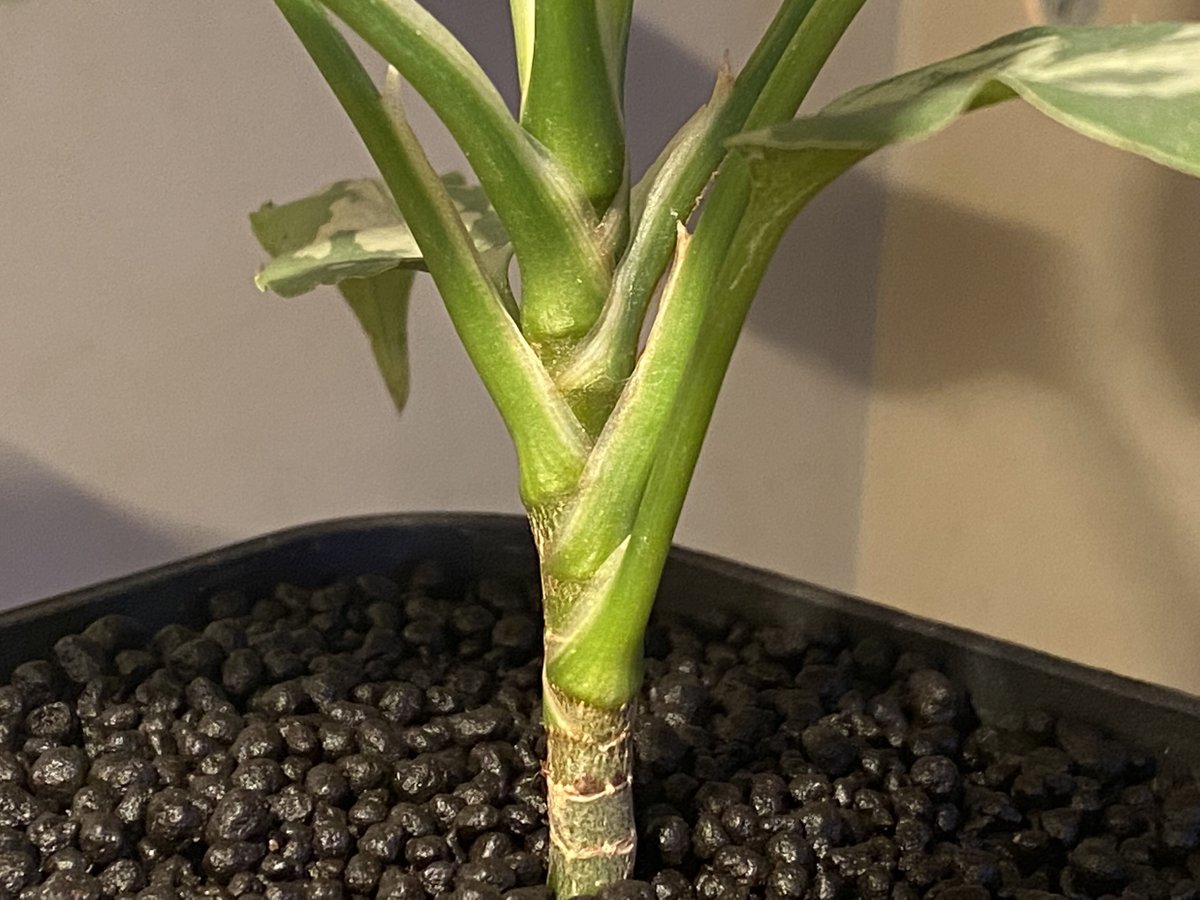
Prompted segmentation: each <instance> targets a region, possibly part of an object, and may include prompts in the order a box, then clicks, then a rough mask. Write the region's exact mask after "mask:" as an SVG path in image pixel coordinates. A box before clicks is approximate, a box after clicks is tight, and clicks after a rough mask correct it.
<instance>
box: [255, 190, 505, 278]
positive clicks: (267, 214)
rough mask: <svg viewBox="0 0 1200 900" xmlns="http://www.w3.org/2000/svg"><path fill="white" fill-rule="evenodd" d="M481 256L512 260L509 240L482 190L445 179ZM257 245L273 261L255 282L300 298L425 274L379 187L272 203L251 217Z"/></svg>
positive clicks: (398, 217) (418, 253) (402, 224)
mask: <svg viewBox="0 0 1200 900" xmlns="http://www.w3.org/2000/svg"><path fill="white" fill-rule="evenodd" d="M442 180H443V182H444V183H445V185H446V190H447V192H448V193H449V194H450V197H451V199H452V200H453V201H454V204H455V206H456V207H457V208H458V212H459V215H460V216H461V217H462V220H463V223H464V225H466V228H467V233H468V234H469V235H470V237H471V240H472V241H473V242H474V244H475V248H476V250H477V251H478V252H479V253H480V255H481V256H485V257H488V256H502V257H503V260H501V261H499V262H497V264H496V265H495V266H490V267H489V268H492V269H494V270H496V271H500V270H503V269H504V268H505V267H506V265H507V260H508V256H509V254H510V250H509V244H508V236H507V235H506V234H505V232H504V228H503V226H502V225H501V224H500V220H499V218H497V216H496V214H495V212H493V211H492V208H491V205H490V204H489V203H488V200H487V197H486V195H485V194H484V192H483V189H482V188H480V187H478V186H477V185H468V184H466V182H465V180H464V179H463V177H462V176H461V175H458V174H450V175H446V176H444V177H443V179H442ZM250 225H251V228H252V229H253V230H254V235H255V237H257V238H258V240H259V243H261V244H262V245H263V247H264V248H265V249H266V251H267V252H268V253H269V254H270V255H271V256H272V257H273V258H272V259H271V261H270V262H268V263H267V264H266V265H265V266H264V267H263V268H262V270H261V271H260V272H259V273H258V275H257V276H255V279H254V283H255V284H256V285H258V287H259V289H260V290H263V291H266V290H271V291H274V292H275V293H277V294H279V295H280V296H282V297H296V296H299V295H300V294H304V293H307V292H308V291H311V290H312V289H313V288H315V287H318V286H319V285H323V284H337V283H339V282H341V281H344V280H345V279H347V278H369V277H371V276H374V275H378V274H379V273H381V272H386V271H388V270H390V269H396V268H406V269H424V268H425V263H424V259H423V257H422V254H421V250H420V248H419V247H418V246H417V242H416V240H415V239H414V238H413V235H412V231H411V229H410V228H409V227H408V224H407V223H406V222H405V221H404V217H403V216H402V215H401V214H400V210H399V209H398V208H397V207H396V203H395V201H394V200H393V199H392V196H391V194H390V192H389V191H388V189H387V187H386V186H385V185H384V184H383V183H382V182H380V181H377V180H375V179H358V180H354V181H339V182H337V183H335V184H331V185H329V186H328V187H327V188H324V189H323V190H321V191H319V192H318V193H316V194H313V195H312V196H309V197H305V198H303V199H301V200H295V201H292V202H290V203H284V204H282V205H278V206H277V205H275V204H273V203H267V204H266V205H264V206H263V207H262V208H261V209H259V210H258V211H257V212H255V213H252V214H251V216H250Z"/></svg>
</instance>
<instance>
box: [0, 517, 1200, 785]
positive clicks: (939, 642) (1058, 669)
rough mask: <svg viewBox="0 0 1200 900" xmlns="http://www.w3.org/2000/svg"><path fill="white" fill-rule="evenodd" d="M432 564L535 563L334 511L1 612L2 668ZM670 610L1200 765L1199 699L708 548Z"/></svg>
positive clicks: (441, 533)
mask: <svg viewBox="0 0 1200 900" xmlns="http://www.w3.org/2000/svg"><path fill="white" fill-rule="evenodd" d="M430 558H432V559H437V560H439V561H441V562H443V563H444V564H446V566H447V567H448V568H450V569H451V570H454V567H458V568H457V570H458V571H461V572H462V573H463V576H464V577H469V576H471V575H472V574H475V573H488V574H500V575H517V574H524V573H529V572H532V571H533V569H534V567H535V566H536V560H535V556H534V550H533V545H532V542H531V540H530V535H529V531H528V528H527V526H526V524H525V521H524V520H523V519H521V518H518V517H515V516H501V515H472V514H424V515H420V514H419V515H395V516H378V517H367V518H353V519H340V520H334V521H329V522H323V523H318V524H314V525H308V526H304V527H300V528H294V529H289V530H287V531H282V532H278V533H275V534H270V535H267V536H265V537H260V538H257V539H254V540H251V541H247V542H245V543H241V544H235V545H233V546H231V547H226V548H224V549H220V550H216V551H213V552H211V553H206V554H203V555H201V556H196V557H193V558H191V559H186V560H183V561H181V562H177V563H172V564H169V565H166V566H162V567H160V568H156V569H151V570H149V571H146V572H142V573H139V574H136V575H131V576H129V577H127V578H121V579H118V580H115V581H110V582H107V583H105V584H101V585H97V586H95V587H91V588H86V589H84V590H80V591H76V592H73V593H70V594H64V595H61V596H58V597H54V598H52V599H49V600H44V601H42V602H40V603H35V604H33V605H30V606H26V607H23V608H20V609H15V610H11V611H8V612H5V613H2V614H0V674H2V675H4V676H5V677H7V675H8V673H9V672H10V671H11V670H12V668H13V667H14V666H15V665H17V664H18V663H20V662H22V661H24V660H27V659H31V658H36V657H43V656H46V655H48V654H49V652H50V650H51V647H52V645H53V644H54V642H55V641H56V640H57V639H58V638H59V637H60V636H62V635H64V634H67V633H71V632H75V631H79V630H81V629H83V628H84V627H86V626H87V625H88V623H90V622H91V621H92V620H94V619H96V618H97V617H99V616H102V615H105V614H108V613H123V614H125V615H130V616H135V617H137V618H138V619H139V620H141V621H142V622H143V623H145V624H146V625H147V626H149V627H151V628H157V627H160V626H161V625H165V624H167V623H170V622H182V623H185V624H186V623H189V622H192V621H199V620H200V619H201V618H202V617H203V605H202V604H201V603H200V602H199V601H200V599H201V598H202V597H205V596H207V595H209V594H211V593H213V592H214V591H217V590H221V589H224V588H233V587H237V588H241V589H243V590H247V591H253V590H256V589H267V588H270V587H271V586H272V585H274V584H275V583H277V582H278V581H280V580H291V581H295V582H300V583H309V584H313V585H315V584H319V583H321V582H324V581H327V580H330V579H332V578H335V577H338V576H345V575H357V574H362V573H366V572H384V573H386V572H389V571H394V570H398V569H402V568H404V567H405V566H406V564H410V563H415V562H417V561H419V560H424V559H430ZM660 598H661V599H660V603H661V604H662V606H663V608H666V609H686V608H687V607H688V606H689V605H694V606H695V607H696V608H711V607H714V606H717V607H724V608H727V609H729V610H736V611H737V612H738V613H739V614H740V615H743V616H746V617H749V618H751V619H756V620H759V621H762V622H777V623H780V624H792V625H801V626H803V627H805V628H816V629H819V628H823V627H826V626H830V625H835V626H836V627H838V628H841V629H843V630H844V632H845V633H846V634H847V635H848V636H849V637H851V638H852V639H854V640H858V639H861V638H864V637H867V636H881V637H886V638H887V639H888V640H889V641H891V642H893V643H895V644H897V645H898V646H900V647H901V648H902V649H907V650H916V651H920V652H922V653H925V654H927V655H928V656H930V657H932V658H933V659H935V660H938V661H939V662H940V663H941V664H942V665H943V666H944V667H945V669H946V671H947V673H948V674H949V675H951V676H952V677H954V678H955V679H956V680H958V681H959V682H960V683H962V684H963V685H964V686H965V687H966V688H967V689H968V691H969V692H970V694H971V697H972V699H973V701H974V704H975V708H976V709H977V710H978V711H979V712H980V713H981V715H983V716H984V717H988V716H996V715H1003V714H1006V713H1028V712H1032V711H1035V710H1040V711H1045V712H1048V713H1051V714H1054V715H1066V716H1068V717H1070V718H1074V719H1079V720H1083V721H1087V722H1090V723H1092V724H1094V725H1097V726H1100V727H1102V728H1103V729H1105V730H1106V731H1108V732H1109V733H1110V734H1112V735H1113V736H1114V737H1118V738H1120V739H1122V740H1123V741H1125V742H1126V743H1128V744H1129V745H1131V746H1134V747H1137V748H1139V749H1141V750H1144V751H1148V752H1151V753H1153V754H1154V755H1155V756H1157V757H1158V758H1159V760H1160V762H1161V764H1162V765H1163V766H1165V767H1166V768H1168V769H1171V770H1174V771H1179V770H1180V769H1181V767H1182V769H1186V770H1189V771H1191V772H1196V773H1200V698H1196V697H1191V696H1188V695H1185V694H1182V693H1179V692H1176V691H1172V690H1168V689H1166V688H1162V687H1157V686H1154V685H1149V684H1145V683H1142V682H1138V681H1134V680H1132V679H1128V678H1123V677H1120V676H1117V675H1113V674H1111V673H1108V672H1103V671H1100V670H1097V669H1091V668H1087V667H1085V666H1081V665H1077V664H1075V663H1071V662H1067V661H1064V660H1061V659H1057V658H1055V657H1052V656H1049V655H1047V654H1044V653H1039V652H1036V651H1033V650H1029V649H1026V648H1023V647H1018V646H1016V645H1013V644H1009V643H1006V642H1003V641H998V640H994V639H992V638H989V637H985V636H983V635H979V634H975V633H973V632H970V631H966V630H964V629H960V628H952V627H950V626H946V625H941V624H938V623H935V622H930V621H927V620H924V619H920V618H916V617H914V616H910V615H906V614H904V613H902V612H898V611H896V610H892V609H888V608H885V607H882V606H878V605H876V604H873V603H869V602H866V601H863V600H859V599H856V598H853V597H848V596H846V595H844V594H838V593H834V592H831V591H827V590H824V589H822V588H818V587H814V586H812V585H809V584H805V583H803V582H799V581H794V580H792V579H788V578H783V577H781V576H778V575H774V574H771V573H769V572H764V571H761V570H758V569H753V568H749V567H746V566H743V565H739V564H738V563H734V562H730V561H727V560H724V559H720V558H717V557H714V556H710V555H707V554H703V553H697V552H694V551H690V550H681V549H677V550H675V551H674V552H673V554H672V557H671V560H670V562H669V564H668V568H667V571H666V573H665V575H664V579H663V585H662V590H661V592H660Z"/></svg>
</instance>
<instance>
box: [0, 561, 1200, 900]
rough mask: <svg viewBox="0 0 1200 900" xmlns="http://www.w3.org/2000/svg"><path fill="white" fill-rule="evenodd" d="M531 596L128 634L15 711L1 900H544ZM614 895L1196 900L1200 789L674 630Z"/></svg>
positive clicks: (814, 642) (734, 640)
mask: <svg viewBox="0 0 1200 900" xmlns="http://www.w3.org/2000/svg"><path fill="white" fill-rule="evenodd" d="M530 595H531V591H530V589H529V588H527V587H524V586H518V585H514V584H510V583H506V582H501V581H484V582H481V583H479V584H476V585H471V586H469V587H467V588H466V589H465V590H463V589H460V588H456V587H454V586H452V585H451V584H449V583H447V582H444V581H443V579H442V578H441V577H440V574H439V572H438V570H437V567H436V566H435V565H432V564H427V565H422V566H420V567H418V568H417V569H416V570H415V571H414V572H412V573H410V574H409V575H408V576H406V578H405V580H404V585H403V587H401V586H400V585H398V584H397V583H396V582H393V581H391V580H388V579H386V578H382V577H376V576H371V577H363V578H358V579H355V580H353V581H347V582H343V583H338V584H334V585H332V586H329V587H325V588H322V589H319V590H315V591H310V590H303V589H300V588H297V587H293V586H289V585H281V586H279V587H278V588H276V589H275V591H274V593H273V594H272V595H271V596H269V597H265V598H262V599H258V600H256V601H254V602H251V601H250V600H248V599H247V598H246V597H244V596H242V595H241V594H238V593H222V594H220V595H218V596H215V597H213V598H211V600H210V603H209V611H210V614H211V618H210V619H209V620H208V621H207V623H201V624H199V625H198V627H197V628H188V627H184V626H182V625H170V626H167V627H166V628H163V629H161V630H160V631H159V632H158V633H157V634H155V635H153V636H152V637H148V636H147V635H145V634H143V633H142V630H141V628H140V627H139V625H138V623H137V622H135V621H133V620H132V619H128V618H123V617H117V616H110V617H106V618H104V619H101V620H99V621H97V622H95V623H94V624H93V625H91V626H90V627H89V628H88V629H87V630H86V631H84V632H83V633H82V634H81V635H72V636H69V637H64V638H62V639H61V640H60V641H58V643H57V644H56V645H55V648H54V653H53V658H52V659H51V660H49V661H34V662H28V663H25V664H23V665H21V666H19V667H18V668H17V669H16V670H15V671H14V673H13V675H12V679H11V683H10V684H7V685H4V686H3V687H0V900H4V898H21V900H75V898H78V900H98V898H133V897H137V898H142V900H166V898H175V897H185V898H191V897H197V898H199V897H210V898H233V897H241V898H254V897H265V898H270V900H333V898H343V900H350V898H379V900H421V898H445V900H497V898H508V900H538V898H547V897H548V894H547V892H546V889H545V887H544V886H542V883H543V881H544V878H545V857H546V848H547V843H548V835H547V830H546V825H545V820H544V816H545V800H544V795H543V791H544V786H543V783H542V780H541V776H540V774H539V758H540V753H541V751H542V737H541V735H540V732H539V727H538V724H537V723H538V688H539V660H538V650H539V647H538V644H539V622H538V619H537V614H536V610H535V609H534V608H533V604H532V601H531V599H530ZM647 653H648V660H647V665H646V675H647V678H646V685H647V686H646V690H645V693H644V696H643V702H642V714H641V716H640V717H639V719H638V724H637V730H636V747H637V751H638V763H637V766H638V771H637V773H636V784H637V800H638V809H639V822H640V830H641V838H642V844H641V855H640V860H639V863H638V871H637V875H638V878H639V879H641V880H638V881H630V882H626V883H623V884H619V885H615V886H612V887H610V888H608V889H606V890H604V891H602V892H601V893H600V895H599V897H600V898H605V900H613V898H659V900H670V898H703V900H739V898H749V897H766V898H800V897H809V898H818V900H833V898H853V897H861V898H880V900H884V898H890V900H907V898H917V897H928V898H940V900H975V898H979V900H984V898H987V897H991V896H995V897H1012V898H1017V900H1043V898H1049V897H1054V896H1060V895H1061V896H1067V897H1080V898H1082V897H1110V896H1111V897H1118V896H1124V897H1144V898H1152V900H1157V898H1171V900H1184V898H1189V897H1196V896H1197V894H1198V891H1197V882H1198V881H1200V850H1198V847H1200V790H1198V789H1197V788H1196V786H1194V785H1187V786H1178V785H1175V786H1171V785H1166V784H1162V783H1159V781H1158V780H1156V778H1155V773H1154V766H1153V763H1152V761H1151V760H1148V759H1146V758H1143V757H1141V756H1138V755H1137V754H1135V753H1131V752H1130V751H1128V750H1127V749H1125V748H1124V747H1122V746H1120V745H1118V744H1116V743H1114V742H1113V741H1110V740H1108V739H1106V738H1105V737H1104V736H1102V735H1101V734H1099V733H1098V732H1096V731H1095V730H1093V729H1091V728H1089V727H1086V726H1081V725H1076V724H1070V723H1066V722H1053V721H1050V720H1048V719H1047V720H1039V721H1033V722H1028V723H1023V724H1022V725H1021V726H1020V727H999V726H996V725H991V724H984V725H981V724H979V723H978V722H977V721H976V720H975V718H974V715H973V713H972V710H971V708H970V705H969V702H968V700H967V698H966V697H965V696H964V694H963V692H962V690H961V689H960V688H959V687H958V686H956V685H955V684H953V683H952V682H951V681H950V680H949V679H947V678H946V677H945V676H944V675H942V674H941V673H940V672H938V671H937V669H936V666H935V664H934V663H933V662H932V661H930V660H927V659H924V658H921V657H919V656H917V655H914V654H897V652H896V651H895V650H894V649H893V648H891V647H889V646H887V645H886V644H884V643H882V642H877V641H864V642H861V643H859V644H857V645H855V646H847V645H846V644H845V643H844V642H843V641H841V640H840V639H839V637H838V636H837V635H833V634H816V635H807V636H806V635H801V634H795V633H790V632H787V631H783V630H779V629H775V628H755V627H753V626H751V625H748V624H746V623H744V622H736V621H723V620H720V619H716V618H713V617H711V616H708V617H706V618H705V619H704V620H703V621H699V622H695V623H693V624H692V626H691V627H685V626H683V625H680V624H656V625H654V626H652V628H651V632H650V634H649V637H648V640H647Z"/></svg>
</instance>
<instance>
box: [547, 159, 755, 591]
mask: <svg viewBox="0 0 1200 900" xmlns="http://www.w3.org/2000/svg"><path fill="white" fill-rule="evenodd" d="M740 174H741V173H735V175H734V176H733V177H731V180H732V182H733V183H732V184H731V185H730V186H729V188H728V189H724V186H723V185H718V187H717V188H715V189H714V190H713V194H712V199H711V201H710V203H709V204H708V205H707V206H706V207H705V209H704V212H703V214H702V215H701V220H700V224H699V225H698V226H697V230H696V237H695V238H692V239H689V238H688V237H687V232H686V231H684V230H683V226H682V225H681V226H680V239H679V249H678V250H677V251H676V255H675V269H674V271H673V272H672V274H671V276H670V277H669V278H668V280H667V285H666V287H665V288H664V290H663V296H662V300H661V301H660V304H659V310H658V315H657V317H656V318H655V320H654V325H653V327H652V329H651V331H650V336H649V338H648V339H647V341H646V348H645V351H644V352H643V353H642V358H641V359H640V360H639V362H638V365H637V368H636V369H635V370H634V373H633V377H632V378H631V379H630V381H629V383H628V385H627V386H626V387H625V390H624V391H623V392H622V394H621V398H620V400H619V401H618V402H617V405H616V408H615V409H614V410H613V413H612V416H611V417H610V418H609V420H608V423H607V424H606V425H605V427H604V430H603V431H602V432H601V434H600V437H599V439H598V440H597V442H596V446H595V448H594V449H593V450H592V452H591V454H590V455H589V456H588V461H587V464H586V465H585V467H584V470H583V475H582V476H581V478H580V481H579V487H578V489H577V490H576V492H575V493H574V496H573V499H572V501H571V503H570V504H569V505H568V506H567V508H566V510H565V511H564V512H563V513H562V516H561V524H560V525H559V527H558V529H557V531H556V534H555V541H554V543H553V545H552V547H551V549H550V556H549V558H548V559H547V560H546V563H545V565H546V566H547V567H548V569H549V571H550V572H551V573H552V574H554V575H555V576H556V577H559V578H566V579H586V578H589V577H591V576H592V575H593V574H594V573H595V572H596V570H597V569H598V568H599V566H600V565H601V563H603V562H604V560H606V559H607V558H608V557H609V556H610V555H611V554H612V553H613V551H614V550H615V549H616V548H617V546H618V544H620V542H621V541H622V540H623V539H624V538H625V536H626V535H628V534H629V532H630V529H631V528H632V526H633V521H634V516H635V515H636V514H637V508H638V501H639V499H640V498H641V495H642V490H643V489H644V487H645V484H646V478H647V477H648V476H649V473H650V467H651V465H652V463H653V462H654V458H655V455H656V451H657V448H658V446H659V444H660V442H661V439H662V434H663V432H664V430H665V429H666V427H667V423H668V417H669V415H670V413H671V408H672V404H673V403H674V400H675V397H676V396H677V395H678V394H679V392H680V391H681V390H682V389H683V381H684V375H685V373H686V372H687V368H688V361H689V359H690V358H691V356H692V352H693V349H694V348H695V346H696V343H697V341H698V340H699V338H700V335H701V333H702V332H701V325H702V324H703V322H704V321H705V313H706V312H707V310H708V307H709V306H710V305H711V304H712V303H713V302H714V301H715V297H716V292H715V291H714V290H713V286H714V284H715V283H716V280H717V276H718V274H719V271H720V267H721V263H722V261H723V260H724V259H725V256H726V245H727V243H728V239H727V237H726V236H727V235H728V234H729V233H730V232H731V231H733V230H734V229H735V228H736V226H737V223H738V222H739V221H741V218H742V216H743V214H744V212H745V207H746V200H747V197H748V193H749V183H748V180H747V179H746V178H745V177H736V176H738V175H740ZM720 180H725V176H722V177H721V179H719V181H720ZM705 338H706V342H707V335H705ZM688 390H691V386H690V385H689V386H688Z"/></svg>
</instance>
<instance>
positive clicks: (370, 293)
mask: <svg viewBox="0 0 1200 900" xmlns="http://www.w3.org/2000/svg"><path fill="white" fill-rule="evenodd" d="M415 275H416V273H415V272H413V271H412V270H411V269H397V268H393V269H389V270H387V271H386V272H382V273H380V274H379V275H376V276H374V277H371V278H347V279H345V280H344V281H342V282H341V283H339V284H338V290H339V291H341V294H342V296H343V297H344V298H345V299H346V303H347V304H348V305H349V306H350V309H351V310H353V312H354V315H355V317H356V318H357V319H358V323H359V325H361V326H362V329H363V331H364V332H365V333H366V335H367V339H368V340H369V341H370V342H371V352H372V353H373V354H374V356H375V364H376V365H377V366H378V368H379V374H380V375H382V376H383V383H384V385H386V387H387V389H388V394H390V395H391V398H392V402H393V403H394V404H395V405H396V411H397V412H403V410H404V406H405V404H406V403H407V402H408V390H409V365H408V303H409V296H410V293H411V291H412V284H413V279H414V277H415Z"/></svg>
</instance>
